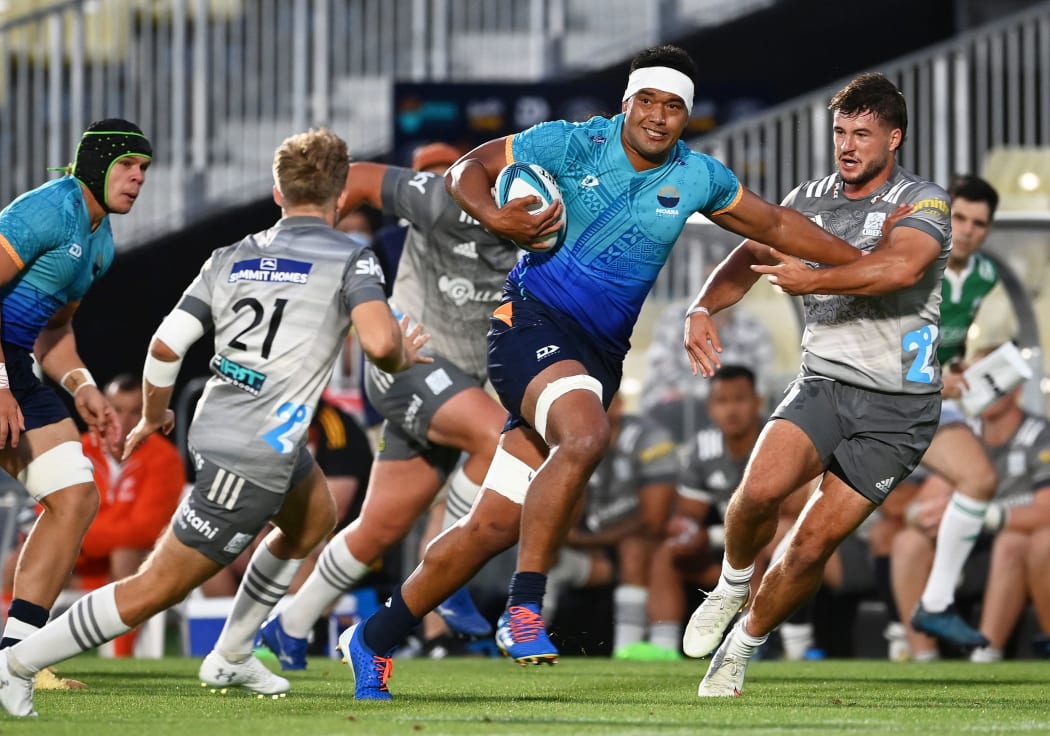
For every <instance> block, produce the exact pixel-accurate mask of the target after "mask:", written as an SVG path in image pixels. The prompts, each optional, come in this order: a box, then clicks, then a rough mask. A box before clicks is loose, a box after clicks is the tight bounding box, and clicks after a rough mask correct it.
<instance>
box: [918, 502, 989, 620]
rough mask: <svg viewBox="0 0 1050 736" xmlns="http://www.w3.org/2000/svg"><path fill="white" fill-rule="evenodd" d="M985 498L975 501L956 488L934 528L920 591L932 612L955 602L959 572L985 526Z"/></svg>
mask: <svg viewBox="0 0 1050 736" xmlns="http://www.w3.org/2000/svg"><path fill="white" fill-rule="evenodd" d="M987 510H988V503H987V502H986V501H976V500H974V499H972V498H970V497H969V496H965V495H963V494H962V493H959V492H958V491H956V492H955V493H953V494H952V499H951V501H950V502H949V503H948V508H946V509H945V510H944V516H942V517H941V525H940V527H938V529H937V547H936V550H935V552H934V555H933V567H932V568H931V569H930V577H929V578H927V580H926V588H925V589H924V590H923V592H922V598H921V601H922V607H923V608H925V609H926V610H927V611H932V612H934V613H936V612H940V611H943V610H944V609H945V608H947V607H948V606H950V605H951V604H952V603H954V602H955V585H956V583H958V581H959V575H961V574H962V569H963V565H965V564H966V558H968V557H969V556H970V551H971V550H973V545H974V543H975V542H976V541H977V537H978V535H980V533H981V528H982V527H983V525H984V512H985V511H987Z"/></svg>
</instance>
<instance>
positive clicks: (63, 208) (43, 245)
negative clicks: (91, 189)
mask: <svg viewBox="0 0 1050 736" xmlns="http://www.w3.org/2000/svg"><path fill="white" fill-rule="evenodd" d="M0 247H2V248H3V249H4V250H5V251H6V252H7V254H8V255H9V256H10V257H11V258H12V259H13V260H14V261H15V263H17V264H18V267H19V273H18V275H17V276H16V277H15V278H14V279H12V280H11V281H10V282H9V283H8V284H5V285H4V286H3V288H0V310H2V314H0V322H2V325H0V339H2V340H4V341H5V342H10V343H13V344H15V345H18V346H19V347H22V348H25V349H26V350H32V349H33V343H35V342H36V338H37V336H38V335H39V334H40V331H41V330H42V329H43V328H44V326H45V325H47V323H48V321H49V320H50V319H51V317H52V316H53V315H54V314H55V312H57V311H58V310H59V309H61V308H62V307H64V306H65V305H67V304H72V303H79V302H80V300H81V299H83V298H84V295H85V294H86V293H87V291H88V289H89V288H90V287H91V285H92V284H93V283H94V282H95V281H96V280H97V279H98V278H100V277H101V276H102V275H103V274H105V273H106V271H108V270H109V267H110V265H111V264H112V263H113V233H112V231H111V230H110V226H109V218H108V217H106V218H103V220H102V223H101V224H100V225H99V226H98V229H96V230H95V232H91V217H90V215H89V214H88V210H87V203H86V202H85V201H84V194H83V192H82V191H81V189H80V182H79V181H77V180H76V179H74V178H73V177H71V176H66V177H62V178H61V179H55V180H54V181H50V182H48V183H47V184H44V185H42V186H39V187H37V188H36V189H33V190H31V191H28V192H26V193H25V194H23V195H21V196H20V197H18V198H17V199H15V201H13V202H12V203H11V204H9V205H8V206H7V207H5V208H4V209H3V211H0Z"/></svg>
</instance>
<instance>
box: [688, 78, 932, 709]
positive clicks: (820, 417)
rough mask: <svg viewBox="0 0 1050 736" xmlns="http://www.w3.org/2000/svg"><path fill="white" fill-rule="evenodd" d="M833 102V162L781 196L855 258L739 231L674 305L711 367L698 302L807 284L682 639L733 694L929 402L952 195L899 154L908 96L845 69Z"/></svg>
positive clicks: (711, 338) (714, 305) (724, 691)
mask: <svg viewBox="0 0 1050 736" xmlns="http://www.w3.org/2000/svg"><path fill="white" fill-rule="evenodd" d="M829 107H830V109H831V110H832V112H833V113H834V121H833V128H832V129H833V132H834V143H835V155H836V161H837V171H836V173H834V174H831V175H829V176H826V177H824V178H822V179H817V180H813V181H808V182H803V183H802V184H800V185H799V186H798V187H797V188H796V189H795V190H794V191H792V192H791V193H790V194H789V195H788V197H787V199H786V200H785V204H786V205H788V206H791V207H793V208H795V209H797V210H798V211H800V212H802V213H803V214H804V215H806V216H807V217H809V218H810V219H812V220H813V221H815V222H817V223H818V224H820V225H821V226H822V227H824V228H825V229H827V230H829V231H830V232H832V233H834V234H836V235H839V236H840V237H842V238H843V239H845V240H847V241H848V242H850V243H852V244H853V245H854V246H855V247H856V248H857V258H856V260H854V261H853V262H852V263H848V264H845V265H841V266H834V267H828V268H819V267H811V264H808V263H805V262H803V261H800V260H798V259H795V258H791V257H789V256H786V255H784V254H782V253H780V252H779V251H777V250H776V249H773V248H769V247H767V246H764V245H761V244H758V243H755V242H753V241H745V242H744V243H743V244H742V245H741V246H739V247H738V248H737V249H736V250H734V251H733V253H731V254H730V255H729V256H728V257H727V258H726V260H725V261H723V262H722V264H720V266H719V267H718V268H717V269H716V271H715V272H714V273H713V274H712V276H711V278H709V279H708V281H707V283H706V284H705V285H704V286H703V287H702V288H701V290H700V294H699V295H698V296H697V298H696V300H695V302H694V305H695V307H696V308H699V311H697V309H693V310H690V312H691V313H690V314H689V315H688V316H687V317H686V325H685V347H686V349H687V350H688V351H689V353H690V356H691V357H692V359H693V361H694V366H695V367H696V368H697V369H698V370H699V372H701V373H702V374H703V375H704V376H708V375H710V374H711V372H712V371H713V369H714V368H716V367H717V365H718V349H719V346H720V344H719V341H718V334H717V331H716V330H715V327H714V325H713V323H712V321H711V319H710V316H709V314H708V312H717V311H718V310H720V309H724V308H726V307H728V306H730V305H731V304H734V303H736V302H737V301H738V300H739V299H740V297H741V296H742V295H743V294H744V293H745V292H746V291H747V290H748V289H749V288H750V287H751V286H752V285H753V284H754V283H755V281H756V280H757V279H758V278H759V277H760V275H762V274H766V275H767V276H768V278H769V280H770V281H771V282H772V283H774V284H776V285H778V286H780V287H781V288H783V289H784V290H785V291H786V292H788V293H789V294H803V295H805V297H804V302H805V308H806V331H805V335H804V337H803V345H802V348H803V350H802V369H801V372H800V375H799V377H798V378H797V379H796V380H795V381H794V383H792V384H791V386H790V387H789V389H788V391H787V394H786V396H785V398H784V400H783V401H782V402H781V404H780V406H779V407H777V409H776V411H775V412H774V413H773V417H772V419H771V420H770V422H769V424H768V425H767V426H766V428H765V430H764V431H763V432H762V435H761V436H760V437H759V440H758V444H757V445H756V447H755V450H754V453H753V454H752V456H751V460H750V461H749V463H748V467H747V470H746V471H745V473H744V478H743V481H742V482H741V484H740V486H739V488H737V490H736V492H735V493H734V494H733V498H732V500H731V501H730V503H729V507H728V509H727V512H726V520H725V521H726V524H725V557H724V558H723V563H722V574H721V577H720V579H719V582H718V585H717V586H716V587H715V589H714V591H712V593H711V594H709V595H708V597H707V599H706V600H705V601H704V602H703V603H702V604H701V605H700V607H699V608H698V609H697V610H696V611H695V612H694V614H693V617H692V618H691V619H690V621H689V625H688V626H687V628H686V632H685V636H684V637H683V648H684V650H685V652H686V654H689V655H691V656H695V657H702V656H705V655H707V654H709V653H711V652H712V651H713V650H715V648H716V647H718V651H717V652H715V655H714V657H713V658H712V660H711V665H710V667H709V668H708V671H707V674H706V676H705V677H704V679H703V681H702V682H701V683H700V688H699V693H698V694H699V695H701V696H733V695H739V694H740V691H741V689H742V688H743V685H744V674H745V671H746V668H747V663H748V661H749V660H750V658H751V655H752V654H753V653H754V651H755V649H757V647H759V646H760V645H761V644H762V643H763V642H764V641H765V639H766V637H767V636H768V634H769V632H771V631H772V630H773V629H774V628H776V626H778V625H779V624H780V623H781V622H783V621H784V620H785V619H786V618H787V617H788V615H790V614H791V612H792V611H794V610H795V609H796V608H798V606H799V605H800V604H801V603H802V602H803V601H805V600H807V599H808V598H809V597H810V596H811V595H812V594H813V593H814V592H815V591H816V589H817V587H818V586H819V585H820V581H821V577H822V573H823V569H824V563H825V562H826V561H827V560H828V558H829V557H830V555H831V554H832V552H833V551H834V550H835V549H836V548H837V547H838V545H839V544H840V543H841V542H842V540H843V539H845V538H846V537H847V536H848V535H849V534H850V533H851V532H852V531H853V530H854V529H855V528H856V527H857V526H858V525H859V524H860V523H861V522H862V521H863V520H864V519H865V518H866V517H867V516H868V515H869V514H871V512H872V511H874V510H875V509H876V508H877V507H878V506H879V504H881V503H882V501H883V500H884V499H885V497H886V495H887V494H888V493H889V492H890V491H892V490H893V488H894V487H895V486H896V485H897V483H899V482H900V480H901V479H902V478H905V477H906V476H907V475H908V474H909V473H911V471H912V470H913V469H914V468H915V466H916V465H918V463H919V461H920V460H921V459H922V455H923V453H924V452H925V451H926V448H927V446H928V445H929V443H930V439H931V438H932V437H933V434H934V432H935V431H936V429H937V420H938V417H939V416H940V404H941V395H940V390H941V370H940V363H938V361H937V344H938V325H939V320H940V303H941V279H942V275H943V272H944V266H945V263H946V262H947V260H948V254H949V252H950V251H951V224H950V215H949V212H950V208H949V199H948V195H947V193H946V192H944V190H942V189H941V188H940V187H937V186H936V185H934V184H932V183H930V182H927V181H925V180H923V179H921V178H919V177H918V176H916V175H914V174H912V173H910V172H908V171H905V170H904V169H902V168H901V167H900V166H898V165H897V162H896V152H897V150H898V149H899V148H900V146H901V143H902V142H903V140H904V136H905V134H906V132H907V126H908V114H907V108H906V104H905V101H904V96H903V95H902V94H901V93H900V91H899V90H898V89H897V88H896V87H895V86H894V85H893V84H892V83H891V82H890V81H889V80H888V79H886V78H885V77H884V76H882V75H881V74H863V75H861V76H859V77H857V78H856V79H854V80H853V81H852V82H850V83H849V84H848V85H847V86H846V87H845V88H843V89H842V90H841V91H840V92H838V93H837V94H836V95H835V96H834V97H833V98H832V100H831V104H830V106H829ZM884 232H886V233H887V234H888V235H887V236H886V237H884V236H883V233H884ZM880 238H881V239H882V240H881V242H880ZM862 252H863V253H864V257H861V256H862ZM813 478H819V479H820V487H819V488H818V490H817V491H816V492H814V494H813V496H812V497H811V498H810V501H809V503H808V504H807V506H806V508H805V510H804V511H803V512H802V515H801V517H800V519H799V522H798V526H797V528H796V530H795V532H794V535H793V537H792V539H791V542H790V543H789V545H788V549H787V552H786V553H785V555H784V556H783V558H781V559H780V560H779V562H777V563H775V564H774V565H773V566H772V567H771V568H770V569H769V571H768V572H767V573H766V574H765V576H763V578H762V582H761V585H760V586H759V588H758V591H757V593H756V594H755V596H754V598H753V599H752V602H751V607H750V610H749V611H748V612H747V613H746V615H744V616H743V617H741V619H740V621H739V622H738V623H737V624H736V625H735V626H733V628H732V629H731V631H730V633H729V635H728V636H727V637H725V641H722V638H723V635H724V633H725V630H726V628H727V627H729V625H730V623H731V621H732V620H733V618H734V616H735V615H736V613H737V612H738V611H740V610H741V609H742V608H744V606H745V604H746V603H747V600H748V597H749V594H750V587H749V583H750V579H751V574H752V570H753V567H754V561H755V558H756V556H757V555H758V553H759V551H760V550H761V549H762V548H763V547H764V546H765V545H766V543H767V542H768V541H769V540H770V538H771V537H772V535H773V533H774V531H775V528H776V521H777V511H778V508H779V506H780V504H781V503H782V502H783V500H784V499H785V498H786V497H787V496H788V495H789V494H790V493H791V492H792V491H793V490H794V489H795V488H797V487H799V486H800V485H802V484H803V483H805V482H806V481H809V480H810V479H813ZM720 643H721V646H719V644H720Z"/></svg>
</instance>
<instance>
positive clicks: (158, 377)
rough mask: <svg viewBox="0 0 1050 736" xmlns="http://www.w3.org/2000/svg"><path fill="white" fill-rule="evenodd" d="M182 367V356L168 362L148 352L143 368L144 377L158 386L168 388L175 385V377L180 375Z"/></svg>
mask: <svg viewBox="0 0 1050 736" xmlns="http://www.w3.org/2000/svg"><path fill="white" fill-rule="evenodd" d="M181 367H182V358H179V359H178V360H173V361H171V362H170V363H168V362H166V361H163V360H158V359H156V358H154V357H153V354H152V353H147V354H146V365H145V366H143V368H142V377H143V378H145V379H146V380H147V381H149V382H150V383H151V384H153V385H154V386H156V387H157V388H168V387H169V386H174V385H175V379H176V378H178V377H179V369H180V368H181Z"/></svg>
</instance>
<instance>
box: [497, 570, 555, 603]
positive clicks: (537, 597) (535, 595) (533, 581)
mask: <svg viewBox="0 0 1050 736" xmlns="http://www.w3.org/2000/svg"><path fill="white" fill-rule="evenodd" d="M546 592H547V576H546V575H544V574H543V573H542V572H516V573H514V577H512V578H511V579H510V591H509V594H508V596H507V607H508V608H509V607H510V606H520V605H523V604H525V603H531V604H532V605H534V606H536V607H537V608H539V607H540V605H541V604H542V603H543V594H544V593H546Z"/></svg>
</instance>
